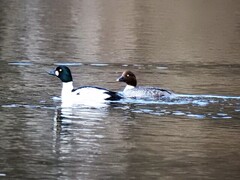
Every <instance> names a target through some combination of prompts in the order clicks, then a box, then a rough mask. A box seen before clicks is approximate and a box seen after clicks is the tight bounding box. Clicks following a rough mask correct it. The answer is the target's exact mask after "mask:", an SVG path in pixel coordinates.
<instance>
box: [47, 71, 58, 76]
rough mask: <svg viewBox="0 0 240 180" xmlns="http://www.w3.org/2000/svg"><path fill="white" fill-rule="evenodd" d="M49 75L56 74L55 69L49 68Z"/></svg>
mask: <svg viewBox="0 0 240 180" xmlns="http://www.w3.org/2000/svg"><path fill="white" fill-rule="evenodd" d="M48 74H49V75H52V76H56V73H55V70H51V71H49V72H48Z"/></svg>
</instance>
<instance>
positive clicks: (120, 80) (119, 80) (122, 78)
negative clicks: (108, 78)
mask: <svg viewBox="0 0 240 180" xmlns="http://www.w3.org/2000/svg"><path fill="white" fill-rule="evenodd" d="M116 81H118V82H124V81H125V79H124V77H123V76H121V77H119V78H117V79H116Z"/></svg>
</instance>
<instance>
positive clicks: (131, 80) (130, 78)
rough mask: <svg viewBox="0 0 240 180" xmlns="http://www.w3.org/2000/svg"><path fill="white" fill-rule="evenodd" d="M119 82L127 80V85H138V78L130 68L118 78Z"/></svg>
mask: <svg viewBox="0 0 240 180" xmlns="http://www.w3.org/2000/svg"><path fill="white" fill-rule="evenodd" d="M117 81H118V82H125V83H126V84H127V85H130V86H134V87H136V86H137V79H136V76H135V75H134V74H133V73H132V72H131V71H129V70H127V71H124V72H123V73H122V75H121V76H120V77H119V78H118V79H117Z"/></svg>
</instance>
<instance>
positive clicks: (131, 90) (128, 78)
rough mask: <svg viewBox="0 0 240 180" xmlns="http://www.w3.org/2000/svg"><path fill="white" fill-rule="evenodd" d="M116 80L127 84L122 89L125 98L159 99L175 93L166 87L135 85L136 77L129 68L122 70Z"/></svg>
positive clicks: (173, 95) (169, 96)
mask: <svg viewBox="0 0 240 180" xmlns="http://www.w3.org/2000/svg"><path fill="white" fill-rule="evenodd" d="M116 81H118V82H125V83H126V84H127V85H126V87H125V88H124V90H123V91H122V94H123V96H124V97H125V98H134V99H145V100H148V99H149V100H161V99H164V98H165V99H166V98H173V97H175V94H174V93H173V92H172V91H170V90H167V89H163V88H159V87H150V86H137V78H136V76H135V74H134V73H133V72H131V71H130V70H126V71H124V72H123V73H122V75H121V76H120V77H119V78H117V80H116Z"/></svg>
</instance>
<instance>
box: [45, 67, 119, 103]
mask: <svg viewBox="0 0 240 180" xmlns="http://www.w3.org/2000/svg"><path fill="white" fill-rule="evenodd" d="M49 74H50V75H53V76H56V77H58V78H59V79H60V80H61V81H62V91H61V101H62V105H63V106H72V105H78V104H83V105H84V104H86V105H89V104H94V103H95V102H96V103H104V102H109V101H118V100H120V99H122V96H121V95H120V94H119V93H118V92H115V91H111V90H108V89H106V88H102V87H98V86H80V87H77V88H74V87H73V77H72V73H71V70H70V69H69V68H68V67H67V66H64V65H60V66H57V67H56V69H54V70H51V71H50V72H49Z"/></svg>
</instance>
